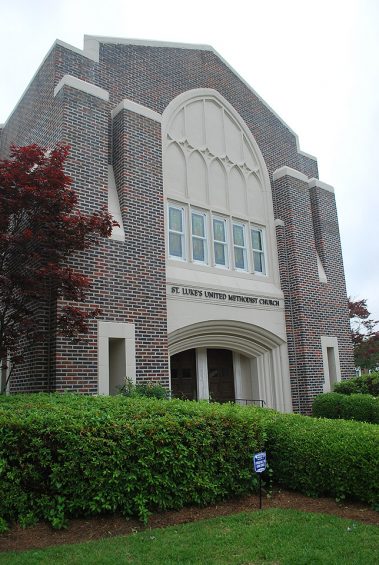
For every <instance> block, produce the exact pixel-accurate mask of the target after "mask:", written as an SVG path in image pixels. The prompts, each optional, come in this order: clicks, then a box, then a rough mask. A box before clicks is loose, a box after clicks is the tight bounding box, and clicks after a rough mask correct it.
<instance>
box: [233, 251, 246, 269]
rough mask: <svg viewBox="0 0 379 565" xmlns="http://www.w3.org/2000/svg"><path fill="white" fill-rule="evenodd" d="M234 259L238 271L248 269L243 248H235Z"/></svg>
mask: <svg viewBox="0 0 379 565" xmlns="http://www.w3.org/2000/svg"><path fill="white" fill-rule="evenodd" d="M234 259H235V262H236V268H237V269H245V268H246V265H245V254H244V249H242V248H241V247H235V248H234Z"/></svg>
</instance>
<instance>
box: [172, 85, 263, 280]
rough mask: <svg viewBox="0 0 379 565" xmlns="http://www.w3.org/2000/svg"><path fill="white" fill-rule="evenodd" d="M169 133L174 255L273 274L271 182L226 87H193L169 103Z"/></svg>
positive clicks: (259, 273)
mask: <svg viewBox="0 0 379 565" xmlns="http://www.w3.org/2000/svg"><path fill="white" fill-rule="evenodd" d="M162 132H163V172H164V190H165V196H166V199H167V225H168V228H167V230H168V237H167V240H168V257H169V259H173V260H180V261H189V262H192V263H195V264H196V263H200V264H203V265H208V266H209V267H215V268H222V269H225V270H236V271H241V272H245V273H252V274H257V275H267V274H268V273H269V269H270V267H269V266H270V265H271V260H270V248H271V240H272V231H273V219H274V218H273V210H272V201H271V187H270V183H269V179H268V173H267V169H266V166H265V163H264V160H263V157H262V155H261V152H260V150H259V148H258V146H257V144H256V142H255V140H254V138H253V136H252V135H251V132H250V131H249V129H248V128H247V126H246V124H245V123H244V121H243V120H242V118H241V116H239V114H238V113H237V112H236V111H235V110H234V108H233V107H232V106H231V105H230V104H229V103H228V102H227V101H226V100H225V99H224V98H223V97H222V96H221V95H220V94H219V93H218V92H216V91H214V90H211V89H197V90H192V91H188V92H185V93H184V94H181V95H180V96H178V97H177V98H175V99H174V100H173V101H172V102H171V103H170V104H169V106H168V107H167V108H166V110H165V112H164V114H163V128H162Z"/></svg>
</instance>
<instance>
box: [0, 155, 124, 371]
mask: <svg viewBox="0 0 379 565" xmlns="http://www.w3.org/2000/svg"><path fill="white" fill-rule="evenodd" d="M68 153H69V147H68V146H66V145H63V144H62V145H58V146H57V147H55V148H54V149H53V150H51V151H46V149H45V148H42V147H39V146H38V145H30V146H27V147H15V146H13V147H12V148H11V154H10V159H6V160H2V161H0V360H1V361H2V364H3V368H4V366H5V365H6V364H7V363H9V360H10V361H11V365H12V366H14V365H15V364H16V363H17V362H19V361H20V360H22V356H23V351H22V350H21V346H20V344H21V343H22V342H23V339H22V338H25V337H27V338H28V341H29V343H32V344H33V343H35V341H36V340H39V339H41V335H40V332H39V328H38V323H39V319H38V316H36V311H37V310H38V307H39V306H40V305H42V304H46V303H47V304H49V305H50V306H51V304H52V301H53V300H55V299H56V298H57V297H61V298H63V299H64V300H65V301H67V302H68V304H67V305H66V306H64V307H63V309H62V310H61V311H60V314H59V316H58V319H57V320H56V325H57V331H58V332H60V333H62V334H64V335H67V336H71V337H75V336H77V335H78V334H80V333H85V332H86V331H87V322H88V320H89V319H90V318H92V317H94V316H96V315H97V314H98V313H99V311H98V309H92V310H89V309H88V308H85V307H83V305H79V304H78V303H81V302H83V301H84V300H85V297H86V291H87V290H88V288H89V286H90V280H89V278H88V277H87V276H85V275H83V274H82V273H80V272H78V271H77V270H75V269H74V268H73V267H72V266H70V263H69V262H68V259H69V258H70V257H71V256H72V255H73V254H75V253H76V252H78V251H82V250H85V249H88V248H89V247H91V246H93V245H96V244H97V243H98V242H99V240H100V237H109V236H110V235H111V232H112V227H113V226H114V225H117V223H116V222H114V221H113V220H112V217H111V216H110V214H109V213H108V212H107V211H106V210H105V209H101V210H99V211H98V212H95V213H93V214H83V213H81V212H80V211H79V210H78V209H77V204H78V198H77V195H76V193H75V191H74V190H73V188H72V187H71V184H72V180H71V178H70V177H69V176H67V175H66V174H65V172H64V164H65V160H66V158H67V156H68ZM24 343H25V340H24Z"/></svg>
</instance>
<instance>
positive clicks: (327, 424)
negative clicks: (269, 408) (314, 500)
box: [267, 414, 379, 506]
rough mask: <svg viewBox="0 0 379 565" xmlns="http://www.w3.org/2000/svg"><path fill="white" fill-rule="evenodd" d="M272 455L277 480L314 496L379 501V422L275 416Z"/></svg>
mask: <svg viewBox="0 0 379 565" xmlns="http://www.w3.org/2000/svg"><path fill="white" fill-rule="evenodd" d="M269 418H270V420H271V421H270V423H269V425H267V432H268V437H267V456H268V460H269V461H270V465H271V468H272V471H273V477H274V480H275V482H276V483H278V484H280V485H282V486H283V487H285V488H289V489H293V490H297V491H300V492H302V493H304V494H307V495H309V496H332V497H334V498H336V499H343V498H352V499H356V500H360V501H363V502H367V503H369V504H373V505H374V506H376V505H378V504H379V467H378V465H379V426H376V425H372V424H365V423H362V422H348V421H344V420H327V419H317V418H310V417H309V416H299V415H297V414H275V416H274V417H273V416H271V415H270V416H269Z"/></svg>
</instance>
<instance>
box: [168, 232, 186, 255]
mask: <svg viewBox="0 0 379 565" xmlns="http://www.w3.org/2000/svg"><path fill="white" fill-rule="evenodd" d="M169 252H170V255H172V256H174V257H183V246H182V236H181V235H180V234H179V233H172V232H171V233H170V234H169Z"/></svg>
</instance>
